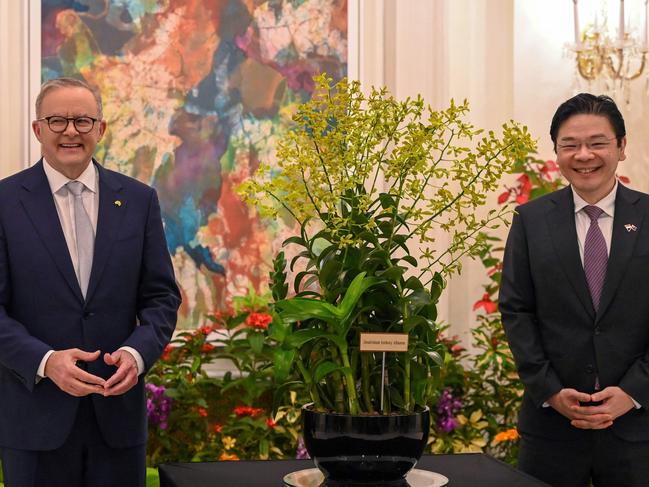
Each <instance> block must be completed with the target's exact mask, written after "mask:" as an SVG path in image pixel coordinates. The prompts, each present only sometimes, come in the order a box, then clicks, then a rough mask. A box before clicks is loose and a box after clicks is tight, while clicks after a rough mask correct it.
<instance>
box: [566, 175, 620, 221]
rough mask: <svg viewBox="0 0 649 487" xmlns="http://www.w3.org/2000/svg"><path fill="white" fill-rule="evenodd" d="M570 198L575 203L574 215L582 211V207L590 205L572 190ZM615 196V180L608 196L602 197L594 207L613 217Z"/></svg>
mask: <svg viewBox="0 0 649 487" xmlns="http://www.w3.org/2000/svg"><path fill="white" fill-rule="evenodd" d="M570 189H572V196H573V199H574V201H575V213H578V212H580V211H581V210H583V209H584V207H586V206H588V205H590V203H588V202H586V201H585V200H584V199H583V198H582V197H581V196H579V195H578V194H577V192H576V191H575V190H574V188H572V186H571V187H570ZM616 194H617V179H616V180H615V186H613V189H612V190H611V192H610V193H609V194H607V195H606V196H604V197H603V198H602V199H601V200H599V201H598V202H597V203H596V204H595V205H593V206H597V207H598V208H599V209H601V210H602V211H603V212H604V213H605V214H606V215H608V216H610V217H613V216H614V215H615V195H616Z"/></svg>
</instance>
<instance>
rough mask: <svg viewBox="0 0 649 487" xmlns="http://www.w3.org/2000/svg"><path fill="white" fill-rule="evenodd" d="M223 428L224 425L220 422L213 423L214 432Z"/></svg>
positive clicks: (218, 431)
mask: <svg viewBox="0 0 649 487" xmlns="http://www.w3.org/2000/svg"><path fill="white" fill-rule="evenodd" d="M222 429H223V426H221V425H220V424H219V423H212V431H214V433H220V432H221V430H222Z"/></svg>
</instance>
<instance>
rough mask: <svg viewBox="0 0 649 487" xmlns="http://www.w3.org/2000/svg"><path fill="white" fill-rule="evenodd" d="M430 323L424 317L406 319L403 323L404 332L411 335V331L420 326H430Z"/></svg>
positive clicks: (416, 316) (417, 316)
mask: <svg viewBox="0 0 649 487" xmlns="http://www.w3.org/2000/svg"><path fill="white" fill-rule="evenodd" d="M430 324H431V323H430V321H428V320H427V319H426V318H424V317H423V316H419V315H415V316H410V317H408V318H406V319H405V320H404V322H403V332H404V333H408V334H410V331H411V330H413V329H414V328H415V327H417V326H419V325H425V326H430Z"/></svg>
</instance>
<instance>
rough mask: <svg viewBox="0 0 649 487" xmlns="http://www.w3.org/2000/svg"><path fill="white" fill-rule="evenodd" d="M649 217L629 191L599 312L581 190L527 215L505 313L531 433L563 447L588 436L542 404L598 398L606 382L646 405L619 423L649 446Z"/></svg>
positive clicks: (512, 240) (542, 201)
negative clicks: (578, 217) (582, 241)
mask: <svg viewBox="0 0 649 487" xmlns="http://www.w3.org/2000/svg"><path fill="white" fill-rule="evenodd" d="M647 213H649V195H646V194H644V193H639V192H637V191H632V190H630V189H628V188H626V187H624V186H622V185H621V184H619V185H618V191H617V195H616V199H615V217H614V220H613V235H612V241H611V251H610V256H609V260H608V267H607V272H606V280H605V283H604V289H603V291H602V297H601V302H600V309H599V311H598V312H597V313H596V312H595V309H594V308H593V304H592V301H591V298H590V293H589V291H588V286H587V284H586V277H585V274H584V270H583V266H582V263H581V259H580V256H579V247H578V241H577V232H576V228H575V216H574V202H573V198H572V191H571V189H570V188H565V189H562V190H559V191H557V192H555V193H552V194H550V195H547V196H544V197H542V198H539V199H537V200H534V201H531V202H530V203H527V204H525V205H522V206H520V207H519V208H518V209H517V214H516V215H515V216H514V220H513V223H512V227H511V230H510V233H509V237H508V239H507V245H506V249H505V258H504V267H503V274H502V283H501V289H500V297H499V308H500V311H501V313H502V319H503V324H504V327H505V332H506V334H507V337H508V339H509V344H510V346H511V349H512V352H513V354H514V358H515V360H516V364H517V366H518V371H519V375H520V377H521V380H522V381H523V383H524V385H525V395H524V398H523V406H522V409H521V412H520V418H519V429H520V430H521V431H522V432H524V433H529V434H534V435H538V436H543V437H549V438H557V439H559V438H565V439H570V438H578V437H579V436H580V435H585V434H588V432H586V431H584V430H579V429H577V428H575V427H573V426H571V425H570V422H569V420H568V419H566V418H565V417H564V416H562V415H560V414H559V413H557V412H556V411H555V410H554V409H552V408H543V407H542V405H543V403H544V402H545V401H547V399H548V398H550V396H552V395H553V394H555V393H557V392H559V390H561V389H562V388H566V387H569V388H574V389H577V390H579V391H582V392H588V393H592V392H594V386H595V378H596V377H599V382H600V385H601V388H602V389H603V388H605V387H608V386H619V387H621V388H622V389H623V390H624V391H625V392H627V394H629V395H631V397H633V398H634V399H635V400H636V401H638V402H639V403H640V404H641V405H642V408H641V409H634V410H631V411H630V412H628V413H627V414H625V415H624V416H622V417H620V418H618V419H617V420H615V422H614V424H613V426H612V427H611V428H612V430H613V432H614V433H615V434H616V435H618V436H619V437H621V438H624V439H626V440H630V441H649V414H648V413H647V411H648V410H649V218H647V217H646V215H647ZM628 224H630V225H634V226H635V229H633V228H632V227H630V226H628ZM625 225H627V226H626V227H625Z"/></svg>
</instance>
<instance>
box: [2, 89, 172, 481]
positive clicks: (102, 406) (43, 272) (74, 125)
mask: <svg viewBox="0 0 649 487" xmlns="http://www.w3.org/2000/svg"><path fill="white" fill-rule="evenodd" d="M36 114H37V117H38V118H37V120H35V121H34V122H33V123H32V127H33V130H34V133H35V135H36V137H37V138H38V140H39V141H40V143H41V148H42V156H43V157H42V159H41V160H40V161H39V162H38V163H37V164H35V165H34V166H32V167H30V168H29V169H26V170H24V171H22V172H20V173H18V174H16V175H14V176H11V177H9V178H6V179H5V180H3V181H1V182H0V447H1V448H2V466H3V471H4V479H5V483H6V484H7V487H40V486H48V487H50V486H61V487H63V486H65V487H76V486H78V487H81V486H86V487H90V486H92V487H95V486H107V487H108V486H133V487H136V486H137V487H141V486H144V483H145V470H146V469H145V455H146V448H145V445H146V402H145V392H144V380H143V378H142V377H143V374H144V373H145V372H146V371H147V370H148V369H149V368H150V367H151V366H152V365H153V363H154V362H155V361H156V360H157V359H158V357H159V356H160V354H161V353H162V350H163V349H164V347H165V345H167V343H168V342H169V340H170V338H171V335H172V332H173V330H174V328H175V324H176V315H177V309H178V306H179V304H180V295H179V291H178V288H177V286H176V283H175V279H174V273H173V268H172V264H171V259H170V257H169V254H168V252H167V246H166V242H165V237H164V231H163V226H162V221H161V218H160V209H159V205H158V199H157V196H156V193H155V191H154V190H153V189H152V188H150V187H148V186H146V185H144V184H142V183H140V182H138V181H136V180H134V179H132V178H129V177H126V176H123V175H121V174H118V173H116V172H113V171H109V170H107V169H104V168H102V167H101V166H100V165H98V164H97V163H96V162H95V161H93V159H92V155H93V152H94V150H95V147H96V145H97V143H98V142H99V140H100V139H101V138H102V136H103V135H104V132H105V130H106V122H105V121H104V120H102V106H101V99H100V97H99V94H98V93H97V92H95V91H94V90H92V89H91V88H90V87H89V86H88V85H87V84H86V83H84V82H82V81H79V80H75V79H71V78H60V79H57V80H52V81H49V82H47V83H45V84H44V85H43V86H42V88H41V92H40V94H39V96H38V99H37V101H36Z"/></svg>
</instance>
